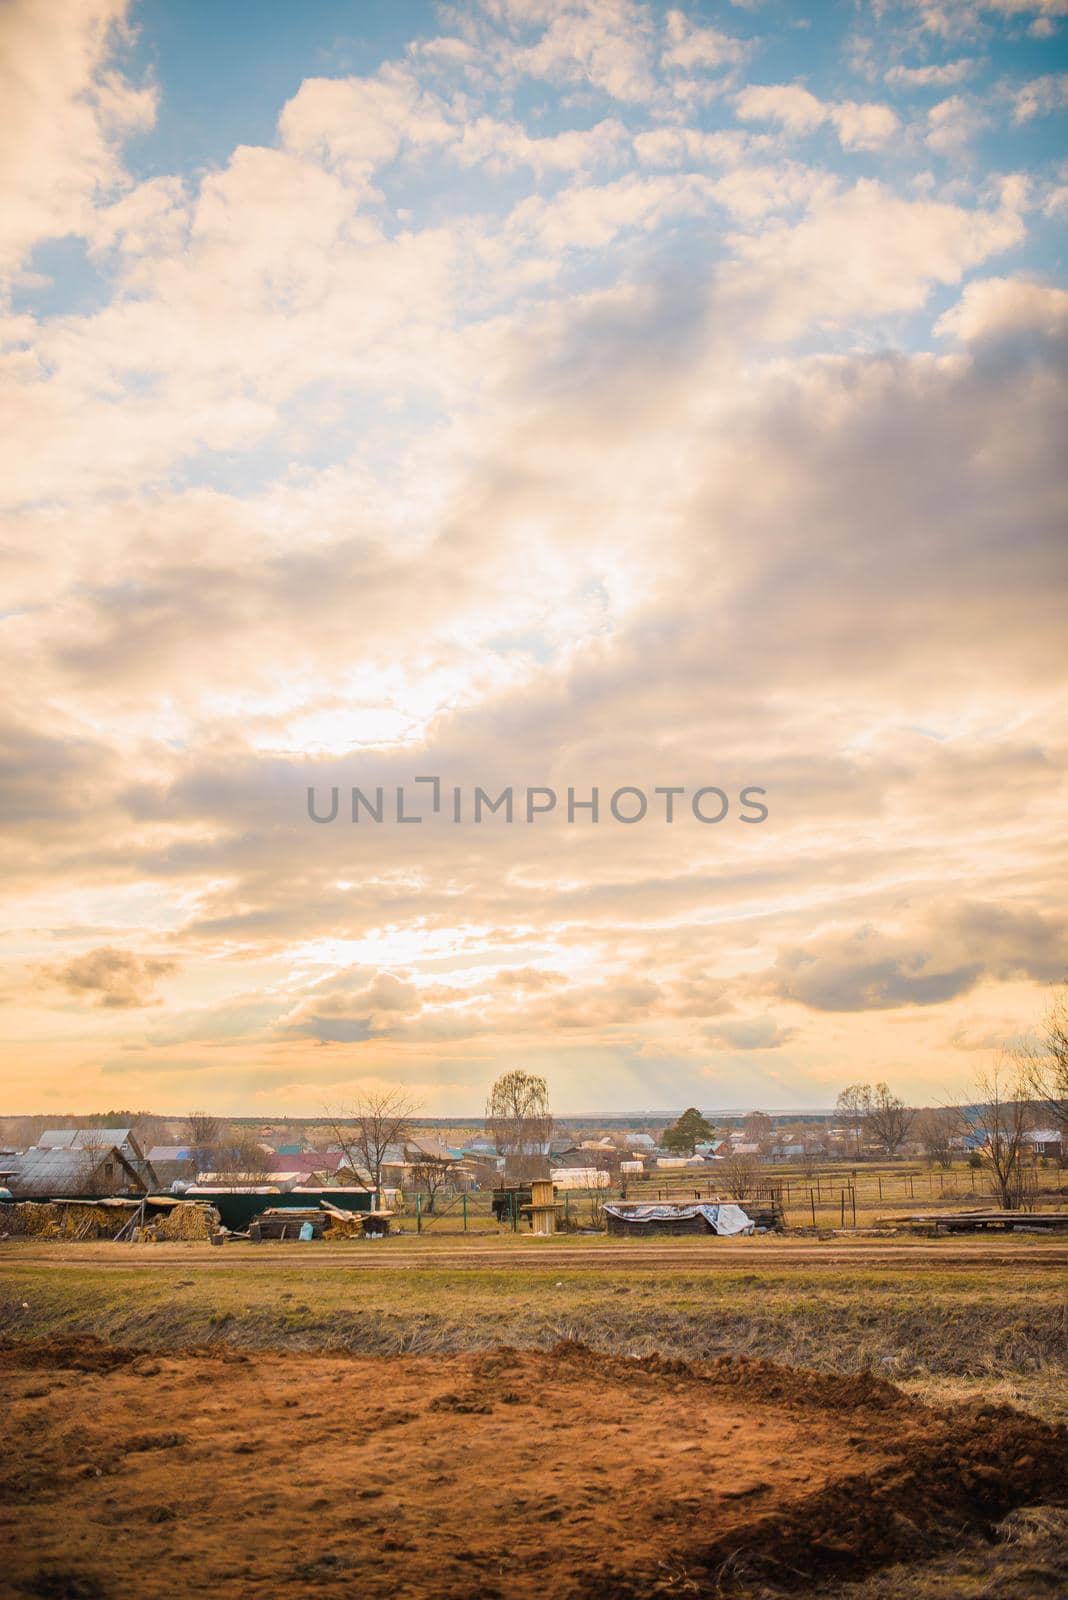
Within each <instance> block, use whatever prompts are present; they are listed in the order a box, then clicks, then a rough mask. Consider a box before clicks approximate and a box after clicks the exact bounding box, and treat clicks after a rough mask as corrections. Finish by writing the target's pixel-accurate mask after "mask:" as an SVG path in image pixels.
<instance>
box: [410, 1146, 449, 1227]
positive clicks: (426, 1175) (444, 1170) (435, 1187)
mask: <svg viewBox="0 0 1068 1600" xmlns="http://www.w3.org/2000/svg"><path fill="white" fill-rule="evenodd" d="M455 1167H456V1162H455V1161H446V1160H444V1159H443V1158H441V1157H440V1156H426V1155H424V1156H421V1157H420V1159H419V1160H418V1161H416V1162H415V1163H414V1164H413V1166H412V1169H411V1181H412V1186H413V1188H415V1189H417V1190H418V1191H419V1193H420V1194H424V1195H425V1196H426V1205H425V1207H424V1210H425V1212H426V1214H427V1216H432V1215H433V1211H434V1206H435V1204H436V1202H437V1198H438V1194H439V1192H440V1191H441V1190H442V1189H444V1188H446V1187H447V1186H448V1183H449V1179H450V1178H451V1176H452V1174H453V1170H454V1168H455Z"/></svg>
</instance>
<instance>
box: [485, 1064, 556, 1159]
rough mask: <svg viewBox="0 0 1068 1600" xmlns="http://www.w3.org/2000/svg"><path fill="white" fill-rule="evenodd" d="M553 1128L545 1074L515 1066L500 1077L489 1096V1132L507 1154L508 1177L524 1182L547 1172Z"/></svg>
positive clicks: (498, 1147)
mask: <svg viewBox="0 0 1068 1600" xmlns="http://www.w3.org/2000/svg"><path fill="white" fill-rule="evenodd" d="M552 1131H553V1119H552V1116H551V1114H550V1111H549V1087H548V1084H547V1083H546V1082H545V1079H544V1078H539V1077H537V1076H536V1075H535V1074H534V1073H531V1072H523V1071H522V1070H521V1069H520V1068H516V1069H515V1070H514V1071H512V1072H506V1073H504V1074H503V1075H502V1076H501V1077H500V1078H498V1079H497V1081H496V1083H495V1084H494V1085H493V1087H492V1089H491V1090H490V1092H489V1097H488V1098H487V1100H486V1132H487V1133H488V1134H489V1136H490V1138H491V1139H492V1140H493V1142H494V1146H495V1148H496V1151H497V1154H498V1155H499V1156H503V1157H504V1170H505V1175H506V1176H507V1177H509V1178H515V1179H518V1180H519V1181H520V1182H523V1181H524V1180H526V1179H529V1178H538V1177H544V1176H545V1174H546V1173H547V1172H548V1170H549V1161H548V1144H549V1140H550V1139H551V1138H552Z"/></svg>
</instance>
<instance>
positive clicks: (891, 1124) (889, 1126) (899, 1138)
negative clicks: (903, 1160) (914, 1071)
mask: <svg viewBox="0 0 1068 1600" xmlns="http://www.w3.org/2000/svg"><path fill="white" fill-rule="evenodd" d="M915 1117H916V1113H915V1111H913V1110H912V1109H911V1108H910V1107H909V1106H907V1105H906V1104H905V1102H904V1100H899V1099H898V1097H897V1095H896V1094H891V1092H890V1090H889V1088H888V1087H887V1085H886V1084H885V1083H877V1084H875V1085H874V1087H873V1088H872V1090H871V1098H870V1100H869V1102H868V1110H867V1116H866V1118H865V1126H866V1128H867V1131H868V1135H869V1137H870V1139H871V1141H872V1143H873V1144H881V1145H882V1147H883V1149H884V1150H885V1151H886V1153H887V1155H888V1156H896V1155H897V1153H898V1151H899V1150H900V1149H901V1146H902V1145H903V1144H904V1143H905V1140H906V1139H907V1138H908V1136H909V1130H910V1129H911V1127H912V1124H913V1122H914V1120H915Z"/></svg>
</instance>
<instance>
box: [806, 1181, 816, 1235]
mask: <svg viewBox="0 0 1068 1600" xmlns="http://www.w3.org/2000/svg"><path fill="white" fill-rule="evenodd" d="M808 1203H809V1205H810V1206H811V1207H812V1226H813V1227H815V1226H816V1196H815V1194H814V1193H813V1191H812V1189H811V1188H809V1191H808Z"/></svg>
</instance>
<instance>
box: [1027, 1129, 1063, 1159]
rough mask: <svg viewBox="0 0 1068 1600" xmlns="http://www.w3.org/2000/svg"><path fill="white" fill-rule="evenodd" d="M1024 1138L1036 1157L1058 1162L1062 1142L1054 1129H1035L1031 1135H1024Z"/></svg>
mask: <svg viewBox="0 0 1068 1600" xmlns="http://www.w3.org/2000/svg"><path fill="white" fill-rule="evenodd" d="M1024 1137H1025V1138H1026V1140H1027V1142H1028V1144H1029V1145H1030V1146H1031V1148H1032V1150H1033V1151H1034V1153H1035V1155H1036V1156H1047V1157H1052V1158H1053V1159H1054V1160H1055V1161H1059V1160H1060V1158H1061V1152H1062V1151H1063V1148H1064V1141H1063V1139H1062V1137H1061V1135H1060V1133H1059V1132H1058V1131H1057V1129H1056V1128H1035V1129H1034V1131H1033V1132H1032V1133H1028V1134H1025V1135H1024Z"/></svg>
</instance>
